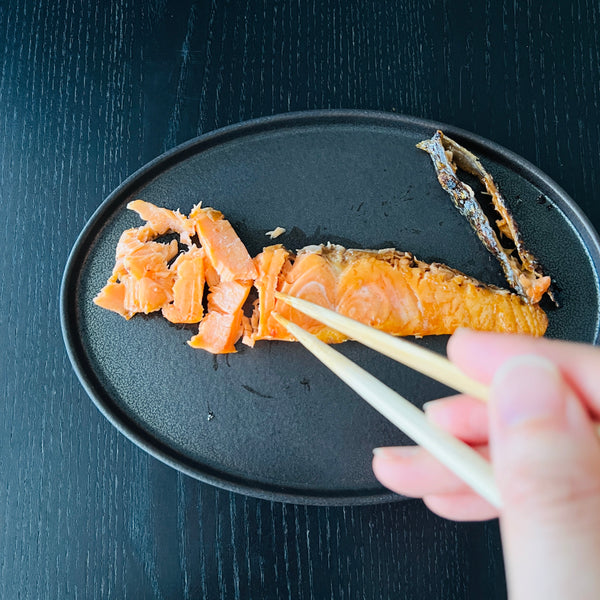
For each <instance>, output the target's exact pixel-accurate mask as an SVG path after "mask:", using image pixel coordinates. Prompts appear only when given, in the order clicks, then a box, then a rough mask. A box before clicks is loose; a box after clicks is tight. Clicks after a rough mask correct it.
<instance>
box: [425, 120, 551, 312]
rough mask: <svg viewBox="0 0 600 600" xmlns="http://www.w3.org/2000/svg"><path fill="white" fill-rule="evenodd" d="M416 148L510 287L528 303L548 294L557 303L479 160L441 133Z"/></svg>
mask: <svg viewBox="0 0 600 600" xmlns="http://www.w3.org/2000/svg"><path fill="white" fill-rule="evenodd" d="M417 148H420V149H421V150H424V151H425V152H427V153H428V154H429V155H430V157H431V160H432V162H433V165H434V167H435V170H436V173H437V178H438V181H439V182H440V185H441V186H442V188H443V189H444V190H445V191H446V192H448V194H449V195H450V197H451V198H452V201H453V203H454V205H455V206H456V208H457V209H458V211H459V212H460V214H461V215H463V216H464V217H465V218H466V219H467V221H468V222H469V224H470V225H471V227H472V228H473V229H474V231H475V233H476V234H477V236H478V237H479V239H480V240H481V242H482V243H483V245H484V246H485V247H486V248H487V250H488V251H489V252H490V253H491V254H492V255H493V256H495V257H496V259H497V260H498V262H499V263H500V265H501V267H502V270H503V272H504V276H505V277H506V280H507V281H508V283H509V285H510V286H511V287H512V288H513V289H514V290H515V291H516V292H517V293H518V294H520V295H521V296H522V297H523V298H524V299H525V300H526V301H527V302H529V303H532V304H535V303H537V302H539V301H540V300H541V299H542V296H543V295H544V294H546V293H548V295H549V297H550V299H551V300H552V301H554V302H555V303H556V301H555V300H554V296H553V294H552V291H551V290H550V284H551V279H550V277H548V276H547V275H544V273H543V272H542V268H541V266H540V264H539V262H538V260H537V259H536V258H535V256H534V255H533V254H532V253H531V252H530V251H529V250H527V249H526V248H525V244H524V243H523V239H522V236H521V233H520V231H519V228H518V227H517V224H516V222H515V220H514V217H513V216H512V214H511V212H510V211H509V210H508V207H507V205H506V201H505V200H504V198H503V196H502V194H501V193H500V191H499V190H498V187H497V186H496V183H495V182H494V180H493V178H492V176H491V175H490V174H489V173H488V172H487V171H486V170H485V169H484V168H483V166H482V164H481V162H480V161H479V159H478V158H477V157H476V156H475V155H474V154H472V153H471V152H469V151H468V150H467V149H466V148H463V147H462V146H461V145H460V144H458V143H457V142H455V141H454V140H452V139H450V138H449V137H448V136H445V135H444V134H443V133H442V132H441V131H436V133H435V134H434V135H433V137H432V138H431V139H429V140H423V141H422V142H419V143H418V144H417ZM457 167H460V168H461V169H462V170H463V171H466V172H467V173H470V174H471V175H474V176H475V177H477V179H479V181H480V182H481V183H482V184H483V186H484V187H485V189H486V191H487V193H488V194H489V196H490V197H491V200H492V204H493V207H494V209H495V210H496V212H497V213H498V215H499V217H500V218H499V219H497V220H496V226H497V227H498V231H499V233H500V235H502V236H504V238H505V239H506V240H509V241H510V242H511V243H512V244H514V250H516V252H513V251H512V250H507V249H506V248H504V247H503V246H502V244H501V243H500V241H499V240H498V236H497V235H496V232H495V231H494V229H493V227H492V225H491V224H490V222H489V220H488V218H487V216H486V215H485V213H484V212H483V210H482V209H481V206H480V204H479V202H478V201H477V199H476V198H475V193H474V191H473V189H472V188H471V187H470V186H469V185H467V184H466V183H463V182H462V181H461V180H460V179H459V178H458V177H457V175H456V170H457Z"/></svg>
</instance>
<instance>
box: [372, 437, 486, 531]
mask: <svg viewBox="0 0 600 600" xmlns="http://www.w3.org/2000/svg"><path fill="white" fill-rule="evenodd" d="M478 451H479V452H480V454H482V455H483V456H486V458H487V456H488V454H489V452H488V448H487V447H485V448H479V449H478ZM373 471H374V473H375V475H376V477H377V479H379V481H380V482H381V483H382V484H383V485H385V486H386V487H387V488H389V489H391V490H393V491H395V492H396V493H398V494H401V495H403V496H409V497H413V498H421V497H422V498H423V500H424V502H425V504H426V505H427V506H428V507H429V508H430V509H431V510H432V511H433V512H435V513H436V514H438V515H439V516H440V517H444V518H446V519H454V520H456V521H482V520H487V519H493V518H496V517H497V516H498V510H497V509H496V508H495V507H493V506H492V505H491V504H489V503H488V502H486V501H485V500H484V499H483V498H481V497H480V496H479V495H477V494H476V493H475V492H474V491H472V490H471V489H470V488H469V487H468V486H467V485H466V484H465V483H463V481H462V480H460V479H458V478H457V477H456V476H455V475H454V474H453V473H452V472H451V471H449V470H448V469H447V468H446V467H444V466H443V465H442V464H440V463H439V462H438V461H437V460H436V459H435V458H433V456H431V454H429V453H428V452H427V451H426V450H424V449H423V448H419V447H418V446H406V447H401V448H376V449H375V451H374V456H373Z"/></svg>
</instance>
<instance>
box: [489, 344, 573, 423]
mask: <svg viewBox="0 0 600 600" xmlns="http://www.w3.org/2000/svg"><path fill="white" fill-rule="evenodd" d="M491 395H492V405H493V410H494V411H495V412H496V415H497V416H498V418H499V421H500V422H501V423H502V424H503V425H505V426H509V427H512V426H516V425H522V424H524V423H528V422H531V421H540V420H544V419H550V418H559V419H560V418H562V417H564V415H565V393H564V382H563V379H562V376H561V374H560V372H559V370H558V369H557V368H556V367H555V366H554V365H553V364H552V363H551V362H550V361H548V360H546V359H545V358H541V357H539V356H534V355H523V356H515V357H513V358H511V359H509V360H508V361H506V362H505V363H504V364H503V365H502V366H501V367H500V368H499V369H498V371H497V372H496V374H495V375H494V379H493V382H492V389H491Z"/></svg>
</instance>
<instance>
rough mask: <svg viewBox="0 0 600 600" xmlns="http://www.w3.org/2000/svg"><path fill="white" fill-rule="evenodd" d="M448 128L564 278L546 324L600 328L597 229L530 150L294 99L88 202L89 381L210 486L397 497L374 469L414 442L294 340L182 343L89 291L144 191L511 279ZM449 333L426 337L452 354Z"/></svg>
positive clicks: (310, 235)
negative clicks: (219, 350)
mask: <svg viewBox="0 0 600 600" xmlns="http://www.w3.org/2000/svg"><path fill="white" fill-rule="evenodd" d="M437 128H441V129H443V131H444V132H446V133H447V134H449V135H450V136H451V137H453V138H455V139H456V140H457V141H458V142H460V143H462V144H464V145H465V146H467V147H468V148H469V149H470V150H471V151H473V152H474V153H475V154H477V155H478V156H479V157H480V158H481V160H482V162H483V164H484V166H486V167H487V168H488V169H489V171H490V172H491V173H492V174H493V176H494V178H495V179H496V181H497V183H498V184H499V186H500V189H501V190H502V191H503V192H504V195H505V196H506V198H507V201H508V203H509V205H510V207H511V209H512V210H513V212H514V214H515V217H516V219H517V222H518V223H519V224H520V226H521V230H522V232H523V236H524V238H525V241H526V243H527V245H528V246H529V247H530V248H531V250H532V251H533V252H534V253H535V254H536V255H537V256H538V258H539V259H540V261H541V263H542V264H543V265H544V267H545V269H546V270H547V272H549V273H551V274H552V275H553V277H554V279H555V282H556V285H557V288H558V299H559V301H560V303H561V307H560V308H559V309H555V310H552V309H550V310H549V319H550V325H549V328H548V334H547V335H548V336H551V337H556V338H563V339H570V340H580V341H585V342H591V343H595V342H596V341H597V340H598V317H599V309H598V307H599V298H598V280H599V278H598V266H599V264H600V252H599V244H598V240H597V236H596V234H595V232H594V231H593V229H592V228H591V226H590V225H589V224H588V222H587V221H586V219H585V218H584V217H583V215H582V214H581V212H580V211H579V210H578V208H577V207H576V205H575V204H574V203H573V201H572V200H570V199H569V197H568V196H567V195H566V194H565V192H564V191H563V190H561V189H560V188H559V187H558V186H557V185H556V184H555V183H554V182H553V181H552V180H550V179H549V178H548V177H547V176H545V175H544V174H543V173H541V172H540V171H539V170H538V169H536V168H535V167H533V166H532V165H531V164H529V163H528V162H526V161H525V160H523V159H521V158H519V157H518V156H516V155H514V154H513V153H511V152H508V151H507V150H505V149H503V148H501V147H499V146H497V145H496V144H493V143H491V142H489V141H486V140H484V139H482V138H479V137H477V136H475V135H472V134H469V133H467V132H464V131H461V130H458V129H456V128H454V127H449V126H446V125H442V124H439V123H432V122H427V121H422V120H418V119H413V118H408V117H402V116H398V115H392V114H383V113H374V112H359V111H319V112H309V113H292V114H287V115H281V116H274V117H268V118H264V119H259V120H255V121H250V122H246V123H242V124H239V125H234V126H232V127H227V128H225V129H221V130H219V131H216V132H213V133H210V134H207V135H204V136H202V137H200V138H197V139H194V140H191V141H189V142H187V143H185V144H183V145H181V146H179V147H177V148H175V149H173V150H171V151H170V152H167V153H166V154H164V155H163V156H161V157H159V158H157V159H156V160H154V161H152V162H151V163H149V164H148V165H147V166H145V167H143V168H142V169H140V170H139V171H138V172H137V173H135V174H134V175H133V176H131V177H130V178H129V179H127V181H125V182H124V183H123V184H122V185H121V186H119V187H118V188H117V189H116V190H115V191H114V192H113V193H112V194H111V195H110V196H109V197H108V198H107V199H106V200H105V201H104V203H103V204H102V205H101V206H100V208H99V209H98V210H97V211H96V212H95V214H94V215H93V216H92V218H91V219H90V221H89V222H88V224H87V225H86V227H85V229H84V230H83V231H82V233H81V235H80V236H79V238H78V240H77V242H76V244H75V247H74V248H73V251H72V253H71V255H70V257H69V260H68V263H67V265H66V271H65V274H64V278H63V285H62V291H61V321H62V327H63V335H64V338H65V343H66V347H67V350H68V353H69V357H70V359H71V361H72V363H73V366H74V368H75V371H76V373H77V375H78V376H79V379H80V380H81V382H82V384H83V386H84V387H85V389H86V390H87V392H88V394H89V395H90V396H91V398H92V399H93V400H94V402H95V403H96V405H97V406H98V408H99V409H100V410H101V411H102V412H103V413H104V415H105V416H106V417H107V418H108V419H109V420H110V421H111V423H113V425H115V426H116V427H117V428H118V429H119V430H120V431H121V432H123V433H124V434H125V435H126V436H127V437H129V438H130V439H131V440H132V441H133V442H135V443H136V444H138V445H139V446H141V447H142V448H144V449H145V450H147V451H148V452H149V453H150V454H152V455H153V456H155V457H157V458H159V459H160V460H162V461H164V462H166V463H167V464H169V465H171V466H173V467H175V468H177V469H179V470H181V471H183V472H185V473H187V474H189V475H191V476H193V477H196V478H198V479H200V480H202V481H205V482H209V483H211V484H214V485H217V486H220V487H222V488H226V489H229V490H234V491H237V492H242V493H245V494H250V495H253V496H258V497H261V498H267V499H274V500H280V501H288V502H296V503H308V504H366V503H375V502H382V501H389V500H392V499H395V498H397V496H395V495H394V494H392V493H390V492H388V491H386V490H384V489H383V488H382V487H381V486H380V485H379V484H378V483H377V481H376V480H375V478H374V477H373V474H372V471H371V456H372V454H371V450H372V448H373V447H375V446H381V445H388V444H403V443H408V440H407V438H406V437H405V436H404V435H403V434H402V433H401V432H399V431H397V430H396V429H395V428H394V427H393V426H392V425H391V424H389V423H388V422H387V421H386V420H385V419H384V418H383V417H381V416H380V415H379V414H377V413H376V412H375V411H374V410H373V409H371V408H370V407H369V406H368V405H367V404H366V403H364V402H363V401H362V400H360V399H359V398H358V397H357V396H356V395H355V394H354V393H352V392H351V391H349V390H348V389H347V388H346V387H345V385H344V384H342V383H341V382H340V381H338V380H337V379H336V378H335V376H333V375H332V374H330V373H329V372H328V371H327V370H326V369H325V368H324V367H322V366H321V365H320V364H319V363H318V362H317V361H316V360H315V359H314V358H313V357H312V356H310V355H309V354H308V353H307V352H306V351H305V350H304V349H303V348H302V347H300V345H299V344H293V343H284V342H259V343H257V345H256V347H255V348H254V349H249V348H245V347H243V346H241V347H240V352H239V353H237V354H234V355H229V356H212V355H210V354H207V353H205V352H203V351H199V350H193V349H192V348H190V347H189V346H187V345H186V341H187V340H188V339H189V338H190V337H191V335H192V332H191V331H190V330H189V329H186V328H183V327H176V326H173V325H170V324H169V323H168V322H167V321H165V320H164V319H162V318H161V317H159V316H152V315H151V316H149V317H142V316H138V317H134V319H132V320H131V321H129V322H127V321H125V320H124V319H122V318H121V317H119V316H118V315H116V314H114V313H111V312H108V311H105V310H102V309H100V308H98V307H97V306H95V305H94V304H93V303H92V298H93V297H94V296H95V295H96V294H97V292H98V291H99V290H100V289H101V287H102V286H103V285H104V283H105V281H106V279H107V278H108V277H109V275H110V273H111V269H112V266H113V262H114V252H115V246H116V243H117V240H118V238H119V235H120V234H121V232H122V231H123V230H124V229H126V228H128V227H134V226H137V225H139V224H140V221H139V219H138V217H137V215H135V214H133V213H131V212H130V211H128V210H126V208H125V205H126V204H127V202H129V201H130V200H132V199H135V198H143V199H144V200H147V201H149V202H153V203H156V204H158V205H161V206H166V207H169V208H180V209H181V210H182V211H183V212H188V211H189V210H190V209H191V207H192V205H193V204H195V203H197V202H199V201H202V202H203V204H204V206H213V207H215V208H217V209H219V210H221V211H222V212H224V213H225V215H226V216H227V218H228V219H229V220H230V221H231V222H232V223H233V225H234V227H235V228H236V230H237V231H238V233H239V235H240V237H241V238H242V240H243V241H244V243H246V245H247V247H248V249H249V251H250V252H251V254H253V255H254V254H256V253H258V252H259V251H260V249H261V248H262V247H263V246H266V245H269V244H270V243H271V242H270V240H269V239H268V238H267V237H265V232H267V231H269V230H271V229H273V228H274V227H276V226H282V227H285V228H286V229H287V230H288V233H286V234H285V235H283V236H282V237H281V238H279V239H278V240H277V241H278V242H281V243H283V244H284V245H286V246H287V247H289V248H291V249H296V248H300V247H302V246H304V245H306V244H309V243H322V242H327V241H331V242H337V243H341V244H343V245H345V246H347V247H355V248H382V247H391V246H393V247H396V248H398V249H400V250H409V251H411V252H413V253H414V254H416V255H417V256H418V257H419V258H421V259H423V260H426V261H440V262H443V263H446V264H447V265H449V266H451V267H454V268H456V269H459V270H461V271H463V272H465V273H467V274H469V275H472V276H474V277H477V278H479V279H481V280H482V281H485V282H488V283H494V284H497V285H501V286H504V285H505V284H504V281H503V279H502V276H501V272H500V269H499V267H498V265H497V263H496V262H495V260H494V259H492V258H491V257H490V256H489V255H488V253H487V252H486V251H485V250H484V248H483V247H482V245H481V244H480V242H479V241H478V240H477V238H476V237H475V234H474V233H473V231H472V230H471V229H470V227H469V225H468V224H467V223H466V222H465V221H464V219H463V218H462V217H461V216H460V215H459V214H458V212H457V211H456V210H455V209H454V207H453V206H452V204H451V201H450V198H449V197H448V196H447V195H446V193H445V192H444V191H443V190H442V189H441V188H440V186H439V184H438V182H437V180H436V177H435V174H434V170H433V166H432V164H431V161H430V159H429V156H428V155H427V154H425V153H424V152H422V151H420V150H417V149H416V148H415V144H416V143H417V142H419V141H420V140H422V139H424V138H426V137H430V136H431V135H432V134H433V132H434V131H435V130H436V129H437ZM446 341H447V338H446V337H430V338H426V339H424V340H421V341H420V342H419V343H422V344H423V345H425V346H427V347H429V348H432V349H434V350H436V351H439V352H444V348H445V344H446ZM338 348H339V349H340V350H341V351H343V353H344V354H346V355H347V356H349V357H350V358H352V359H353V360H355V361H357V362H359V363H360V364H361V365H363V366H364V367H366V368H367V369H368V370H369V371H371V372H372V373H373V374H374V375H375V376H377V377H379V378H380V379H382V380H383V381H385V382H386V383H387V384H388V385H391V386H392V387H393V388H394V389H396V390H397V391H399V392H400V393H402V394H403V395H405V396H407V397H408V398H410V399H412V400H413V401H414V402H415V403H416V404H417V405H421V404H422V403H423V402H425V401H427V400H431V399H433V398H435V397H438V396H441V395H444V394H447V393H450V390H447V389H446V388H444V387H443V386H442V385H439V384H437V383H435V382H432V381H430V380H428V379H426V378H424V377H423V376H421V375H418V374H415V373H414V372H412V371H410V370H408V369H406V368H404V367H402V366H399V365H397V364H395V363H392V362H391V361H389V360H387V359H384V358H382V357H381V356H380V355H377V354H375V353H374V352H372V351H370V350H367V349H365V348H363V347H360V346H359V345H357V344H355V343H345V344H342V345H340V346H338Z"/></svg>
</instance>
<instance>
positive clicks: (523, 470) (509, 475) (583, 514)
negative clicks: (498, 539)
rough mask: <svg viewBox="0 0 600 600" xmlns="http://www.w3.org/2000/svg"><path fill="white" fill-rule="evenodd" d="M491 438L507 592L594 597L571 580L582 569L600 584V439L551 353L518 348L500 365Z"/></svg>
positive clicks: (591, 584)
mask: <svg viewBox="0 0 600 600" xmlns="http://www.w3.org/2000/svg"><path fill="white" fill-rule="evenodd" d="M553 351H554V350H553ZM562 359H563V360H565V357H564V356H562ZM563 364H564V363H563ZM490 445H491V452H492V459H493V464H494V473H495V476H496V481H497V483H498V487H499V488H500V492H501V495H502V501H503V507H502V511H501V519H500V520H501V528H502V535H503V542H504V549H505V555H506V567H507V574H508V580H509V588H510V591H511V594H509V595H511V597H514V598H533V597H540V598H541V597H561V598H562V597H564V598H566V597H577V598H582V597H591V596H587V595H585V594H580V593H577V592H576V591H575V590H574V589H573V588H572V586H573V585H576V586H577V585H578V583H574V581H573V574H574V573H580V574H581V577H580V578H579V579H578V581H580V580H581V581H584V582H585V586H586V587H585V588H584V589H587V590H588V593H589V591H590V590H596V592H597V591H598V590H599V589H600V573H599V572H598V569H597V565H598V560H599V557H600V444H599V442H598V440H597V438H596V436H595V433H594V430H593V429H592V427H591V424H590V420H589V418H588V416H587V413H586V410H585V408H584V407H583V406H582V404H581V402H580V401H579V399H578V397H577V395H576V394H575V393H574V391H573V390H572V388H571V387H570V385H569V384H568V382H567V381H566V380H565V378H564V377H563V376H562V374H561V372H560V370H559V369H558V368H556V367H555V366H554V365H553V364H552V363H551V362H549V361H548V360H547V359H545V358H540V357H539V356H517V357H513V358H511V359H509V360H508V361H507V362H506V363H505V364H504V365H503V366H502V367H500V369H498V371H497V373H496V375H495V376H494V379H493V381H492V387H491V400H490Z"/></svg>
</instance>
